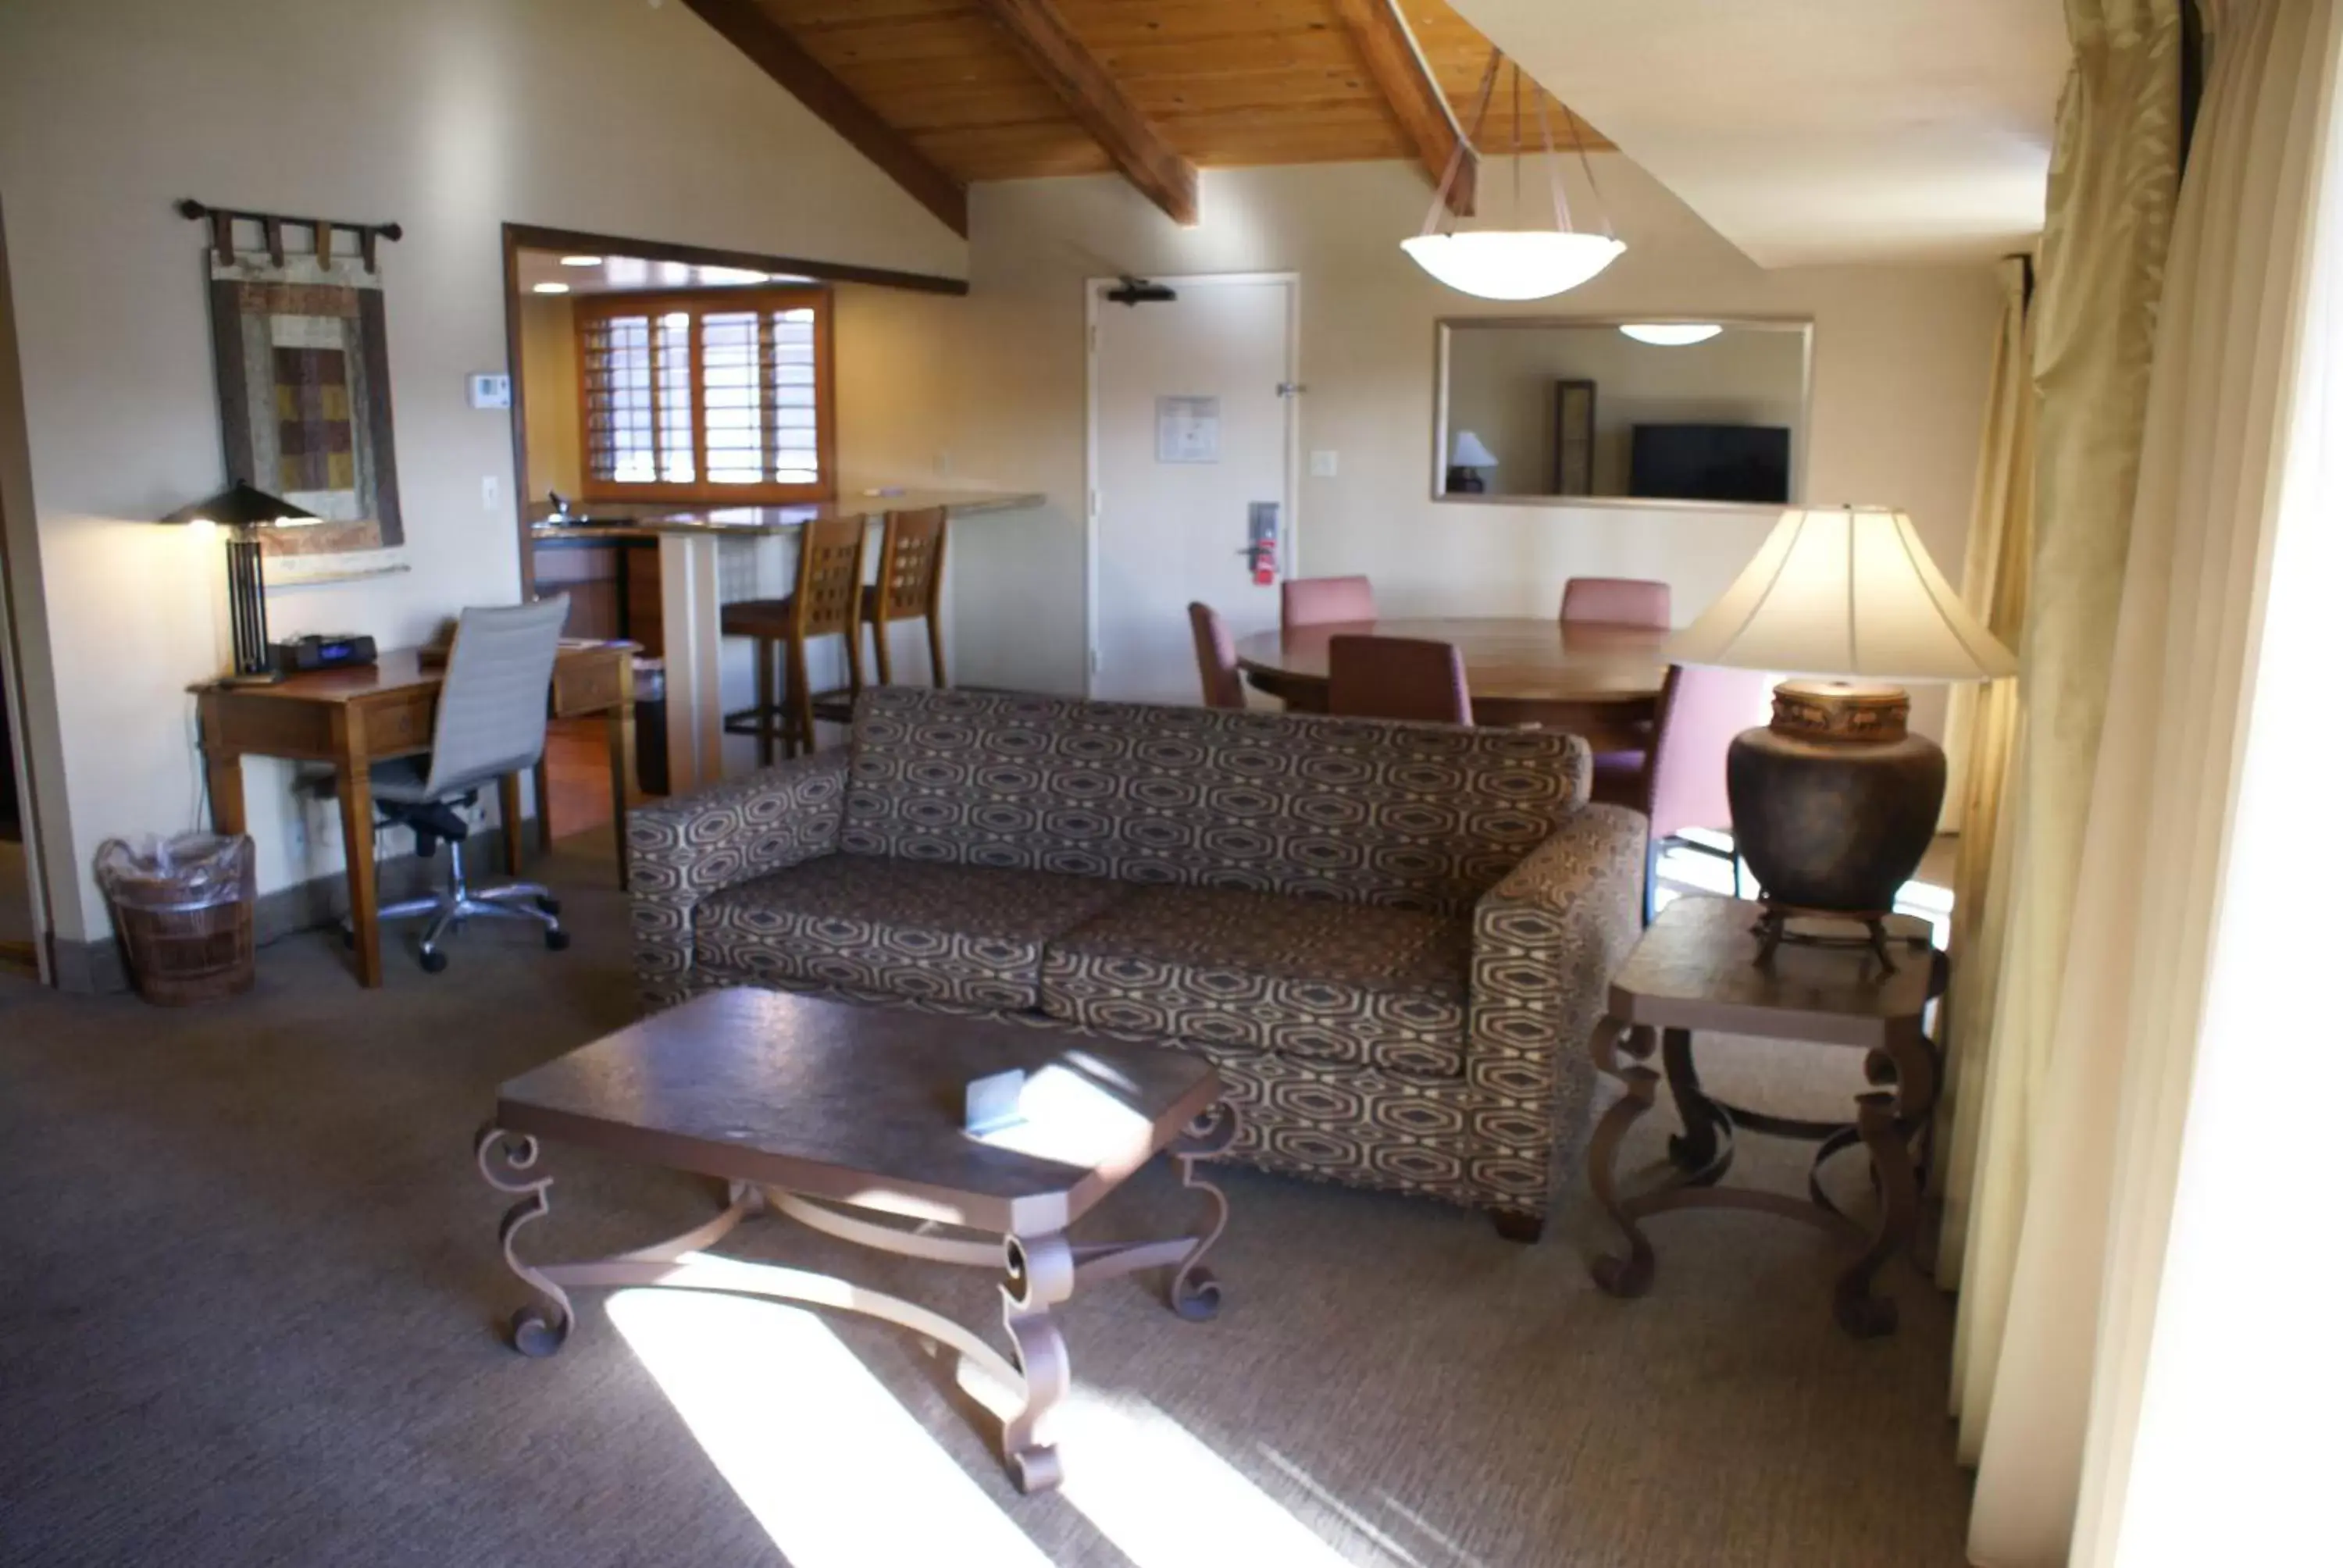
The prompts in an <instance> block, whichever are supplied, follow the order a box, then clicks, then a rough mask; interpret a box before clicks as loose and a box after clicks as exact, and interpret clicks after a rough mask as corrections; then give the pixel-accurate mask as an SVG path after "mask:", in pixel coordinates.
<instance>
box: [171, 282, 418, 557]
mask: <svg viewBox="0 0 2343 1568" xmlns="http://www.w3.org/2000/svg"><path fill="white" fill-rule="evenodd" d="M205 255H206V259H207V261H208V262H209V264H210V267H211V298H212V349H213V358H214V363H215V367H216V370H217V373H218V378H219V397H220V437H221V440H222V443H223V445H224V446H225V447H226V452H227V467H228V472H229V473H230V475H232V476H233V477H236V478H239V479H243V480H245V481H246V482H247V483H249V484H252V485H255V486H256V487H259V488H261V489H263V490H266V491H268V492H270V493H271V494H274V495H278V496H282V497H284V498H286V499H287V500H288V501H290V502H292V503H293V504H294V505H295V506H297V507H301V508H305V509H307V510H308V511H312V512H315V513H317V516H318V517H320V518H325V519H326V520H325V522H324V523H323V524H321V525H319V526H317V527H316V528H277V529H271V530H267V531H266V532H265V533H264V534H263V536H262V544H263V548H266V550H267V551H268V552H269V553H270V554H271V555H304V556H309V555H333V554H340V553H343V552H347V551H351V550H374V549H386V548H391V547H393V546H397V545H398V544H400V543H402V542H404V540H405V538H406V530H405V528H403V527H402V525H401V523H400V520H399V513H398V479H397V473H396V470H395V467H394V465H393V461H392V444H391V423H390V362H389V357H388V356H387V352H386V347H385V343H384V337H383V333H384V327H383V297H382V284H381V279H380V277H379V276H378V275H377V274H375V273H371V272H368V271H367V269H366V267H365V266H364V265H363V264H362V263H361V262H360V261H358V260H357V258H356V257H349V258H343V257H339V256H337V257H336V258H335V259H334V260H333V261H332V262H331V264H330V265H321V264H320V263H319V262H318V260H317V257H316V256H315V255H310V254H299V253H288V254H287V256H285V257H284V259H283V260H282V261H281V262H277V261H272V260H271V259H270V258H269V257H268V256H267V255H266V253H251V254H247V253H246V252H242V251H239V252H237V253H236V256H235V259H234V260H232V261H230V262H227V263H226V264H223V263H221V262H220V261H219V260H218V259H217V256H216V254H215V253H213V252H210V251H206V253H205Z"/></svg>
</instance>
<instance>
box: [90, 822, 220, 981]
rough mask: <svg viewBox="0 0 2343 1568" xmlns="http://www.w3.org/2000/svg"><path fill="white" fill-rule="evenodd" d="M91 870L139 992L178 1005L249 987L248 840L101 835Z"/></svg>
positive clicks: (185, 835)
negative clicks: (109, 909)
mask: <svg viewBox="0 0 2343 1568" xmlns="http://www.w3.org/2000/svg"><path fill="white" fill-rule="evenodd" d="M96 871H97V885H98V887H99V889H100V890H103V891H104V892H105V894H106V902H107V903H109V904H110V905H112V906H113V909H114V928H115V930H116V931H117V932H118V933H119V934H120V935H121V938H122V946H123V950H124V954H125V956H126V958H127V959H128V960H129V966H130V979H131V983H132V984H134V985H135V986H136V987H137V988H138V994H139V995H140V996H143V997H145V998H146V1000H148V1001H153V1002H162V1003H165V1004H166V1005H178V1004H182V1003H186V1002H195V1001H210V1000H216V999H217V998H219V997H224V996H233V995H235V994H236V992H238V991H241V990H246V989H247V988H249V987H250V986H251V984H252V975H253V968H252V900H253V857H252V840H251V839H247V838H245V837H243V836H241V835H238V836H236V837H233V838H222V837H220V836H219V835H217V834H215V833H179V834H175V835H173V836H172V837H170V838H167V839H165V838H159V837H156V836H155V835H152V834H150V835H147V836H146V837H144V838H140V839H107V840H106V842H105V843H103V844H101V845H99V846H98V849H97V865H96Z"/></svg>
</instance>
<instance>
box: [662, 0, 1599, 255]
mask: <svg viewBox="0 0 2343 1568" xmlns="http://www.w3.org/2000/svg"><path fill="white" fill-rule="evenodd" d="M685 4H687V5H689V6H690V8H691V9H692V10H694V11H695V12H697V13H699V15H700V16H701V17H702V18H703V19H705V20H706V21H707V22H708V23H709V25H711V26H713V27H715V28H716V30H717V31H718V32H719V33H721V34H722V35H724V36H726V37H727V38H729V40H731V42H732V43H733V44H734V45H736V46H738V47H739V48H740V49H741V51H742V52H743V53H744V54H746V55H749V57H750V58H751V59H752V60H754V61H755V62H756V63H757V64H758V65H760V66H762V67H763V68H764V69H765V70H766V71H767V73H768V74H769V75H772V76H773V77H774V79H775V80H776V81H777V82H779V83H780V85H783V86H784V87H787V88H788V89H789V91H790V92H792V93H794V94H795V95H797V96H798V97H799V99H800V100H802V101H803V102H804V103H805V104H806V105H807V106H808V107H809V108H811V109H812V110H813V111H814V112H815V113H816V114H818V115H820V116H821V117H822V118H823V119H825V120H827V121H828V122H829V123H830V125H831V126H832V127H833V128H835V129H837V130H838V131H839V132H840V134H841V135H843V136H846V137H847V139H848V140H850V141H851V142H853V143H854V144H855V145H856V146H858V147H860V148H861V150H862V151H863V152H864V153H865V154H866V155H867V156H870V157H871V158H872V159H873V161H875V162H876V163H878V164H879V165H880V167H882V168H884V169H886V170H887V171H888V172H889V173H890V175H892V176H894V177H895V179H896V180H897V181H898V182H899V183H900V184H901V185H902V186H904V188H905V189H906V190H908V191H910V193H911V194H912V195H913V196H917V197H918V198H919V199H920V201H921V202H923V203H924V204H925V205H926V206H928V207H929V209H930V211H933V212H935V213H936V215H937V216H939V217H940V218H942V219H943V220H944V221H945V222H947V223H949V224H950V225H951V226H953V227H955V228H957V229H959V230H960V232H962V233H966V232H967V208H966V199H967V198H966V187H967V186H969V185H970V184H972V183H974V182H977V181H981V180H1001V179H1024V178H1031V177H1034V176H1049V175H1075V174H1093V173H1100V172H1105V171H1111V170H1117V169H1119V170H1121V172H1122V173H1123V174H1124V175H1125V176H1128V177H1129V178H1130V179H1131V181H1132V183H1133V184H1134V185H1136V186H1139V188H1140V189H1141V190H1142V191H1144V192H1145V193H1146V194H1147V195H1148V196H1150V197H1151V199H1153V200H1154V201H1155V202H1156V203H1157V205H1158V206H1161V207H1162V208H1163V209H1164V211H1165V212H1166V213H1168V214H1170V215H1171V216H1172V217H1173V218H1174V219H1175V220H1177V221H1180V222H1182V223H1188V222H1193V221H1194V219H1195V171H1196V170H1197V169H1198V168H1199V167H1203V168H1215V167H1225V166H1238V165H1248V164H1304V163H1330V162H1350V161H1363V160H1367V159H1376V158H1412V159H1414V160H1416V161H1417V162H1419V163H1420V164H1421V165H1422V166H1423V169H1424V171H1425V177H1426V179H1427V181H1431V180H1435V179H1437V178H1438V177H1439V176H1440V174H1441V172H1443V170H1444V169H1445V168H1446V166H1447V165H1448V162H1449V159H1450V156H1451V153H1452V151H1453V148H1454V146H1455V141H1456V137H1457V133H1458V129H1459V127H1467V128H1469V126H1470V123H1471V118H1472V112H1473V102H1474V99H1475V98H1476V96H1477V94H1478V89H1479V87H1480V85H1481V81H1482V76H1483V72H1484V70H1485V68H1486V66H1487V65H1488V61H1489V53H1490V45H1489V42H1488V40H1487V39H1486V38H1484V37H1483V36H1482V35H1481V34H1480V33H1478V32H1476V31H1475V30H1474V29H1473V26H1472V25H1471V24H1470V23H1468V22H1466V21H1465V20H1464V19H1463V17H1461V16H1459V15H1457V14H1456V13H1455V12H1454V11H1453V10H1452V9H1451V8H1450V7H1449V5H1447V4H1446V0H685ZM1509 88H1510V78H1508V85H1507V88H1506V89H1501V93H1500V96H1499V98H1498V100H1497V103H1496V104H1495V105H1494V106H1493V108H1492V111H1491V115H1490V118H1489V121H1488V122H1487V123H1486V125H1485V126H1484V127H1483V136H1481V138H1480V141H1481V143H1482V145H1483V146H1484V147H1486V146H1491V145H1496V146H1503V147H1506V148H1510V146H1512V135H1513V132H1512V126H1511V120H1510V116H1511V104H1510V95H1509ZM1528 102H1530V100H1529V99H1528V98H1526V97H1525V99H1524V103H1525V104H1526V103H1528ZM1552 125H1553V135H1554V138H1555V141H1556V144H1557V145H1559V146H1568V145H1570V144H1571V142H1572V140H1573V138H1574V136H1575V137H1577V138H1579V139H1581V140H1583V141H1584V145H1586V146H1590V147H1597V148H1599V147H1603V146H1608V144H1607V143H1606V142H1604V140H1603V138H1602V137H1601V136H1599V135H1598V134H1597V133H1595V132H1594V130H1592V129H1591V128H1590V127H1588V126H1584V124H1583V123H1574V121H1573V119H1572V117H1571V116H1569V115H1568V114H1567V113H1566V112H1557V113H1555V114H1554V116H1553V118H1552ZM1526 135H1527V137H1528V139H1529V141H1530V144H1531V145H1534V144H1535V138H1536V136H1537V131H1536V129H1535V126H1534V121H1532V122H1530V128H1529V129H1528V131H1527V133H1526ZM1473 167H1474V159H1473V157H1472V156H1467V157H1466V158H1465V160H1464V166H1463V173H1462V177H1461V178H1460V180H1459V181H1458V188H1457V189H1456V190H1455V191H1454V192H1453V195H1452V201H1451V205H1452V206H1456V207H1457V208H1458V210H1460V211H1469V210H1471V206H1472V196H1473Z"/></svg>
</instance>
